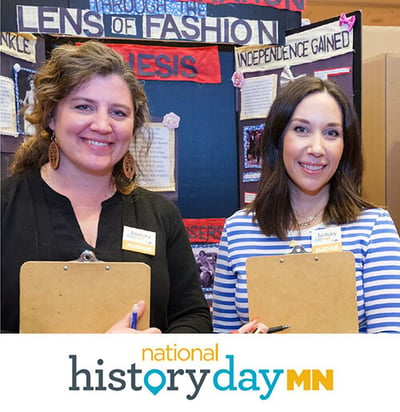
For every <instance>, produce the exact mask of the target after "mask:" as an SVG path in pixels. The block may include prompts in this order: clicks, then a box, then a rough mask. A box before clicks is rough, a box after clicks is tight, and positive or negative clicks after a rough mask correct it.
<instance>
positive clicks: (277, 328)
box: [267, 325, 290, 333]
mask: <svg viewBox="0 0 400 412" xmlns="http://www.w3.org/2000/svg"><path fill="white" fill-rule="evenodd" d="M289 328H290V326H289V325H280V326H272V327H271V328H268V332H267V333H275V332H281V331H283V330H285V329H289Z"/></svg>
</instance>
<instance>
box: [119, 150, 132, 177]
mask: <svg viewBox="0 0 400 412" xmlns="http://www.w3.org/2000/svg"><path fill="white" fill-rule="evenodd" d="M122 171H123V172H124V175H125V177H126V178H127V179H128V180H132V179H133V176H134V175H135V160H134V159H133V156H132V154H131V153H130V152H129V151H128V152H126V153H125V156H124V158H123V159H122Z"/></svg>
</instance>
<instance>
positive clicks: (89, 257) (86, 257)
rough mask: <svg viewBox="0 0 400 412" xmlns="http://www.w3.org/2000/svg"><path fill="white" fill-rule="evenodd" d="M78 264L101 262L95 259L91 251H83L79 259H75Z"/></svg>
mask: <svg viewBox="0 0 400 412" xmlns="http://www.w3.org/2000/svg"><path fill="white" fill-rule="evenodd" d="M77 261H78V262H101V260H99V259H97V257H96V255H95V254H94V252H93V251H92V250H84V251H83V252H82V253H81V255H80V256H79V258H78V259H77Z"/></svg>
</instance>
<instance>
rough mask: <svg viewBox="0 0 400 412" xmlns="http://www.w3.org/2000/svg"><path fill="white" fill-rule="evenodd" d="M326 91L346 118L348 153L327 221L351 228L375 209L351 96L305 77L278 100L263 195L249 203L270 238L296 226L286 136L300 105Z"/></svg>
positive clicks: (335, 180) (265, 148) (269, 129)
mask: <svg viewBox="0 0 400 412" xmlns="http://www.w3.org/2000/svg"><path fill="white" fill-rule="evenodd" d="M323 91H326V92H327V93H329V94H330V95H331V96H332V97H333V98H334V99H335V100H336V101H337V103H338V104H339V106H340V108H341V112H342V119H343V136H344V149H343V154H342V157H341V159H340V162H339V165H338V168H337V170H336V172H335V174H334V176H333V177H332V179H331V181H330V192H329V200H328V204H327V206H326V208H325V211H324V215H323V221H324V222H325V223H334V224H345V223H349V222H351V221H353V220H355V219H356V218H357V216H358V215H359V214H360V212H361V210H362V209H363V208H370V207H374V205H372V204H371V203H369V202H368V201H366V200H364V199H363V198H362V197H361V183H362V172H363V158H362V150H361V133H360V125H359V121H358V117H357V114H356V112H355V109H354V107H353V104H352V102H351V100H350V99H349V97H348V96H347V94H346V92H345V91H344V90H343V89H342V88H341V87H340V86H338V85H337V84H336V83H334V82H331V81H329V80H326V81H323V80H321V79H318V78H315V77H308V76H307V77H301V78H299V79H296V80H294V81H293V82H291V83H289V84H288V85H287V86H285V87H284V88H283V89H282V90H281V91H280V93H279V94H278V96H277V97H276V99H275V100H274V102H273V104H272V106H271V109H270V111H269V113H268V116H267V118H266V120H265V125H264V131H263V134H262V137H261V149H262V153H263V164H262V171H261V177H260V181H259V186H258V190H257V195H256V197H255V199H254V202H253V203H251V204H250V205H248V207H247V211H248V212H249V213H251V212H252V213H253V215H254V220H255V221H257V222H258V224H259V226H260V229H261V231H262V232H263V233H265V234H266V235H267V236H270V235H275V236H278V237H279V238H281V239H286V237H287V232H288V230H290V229H292V228H294V227H296V224H297V223H296V219H295V216H294V213H293V210H292V206H291V202H290V194H289V185H288V180H289V177H288V175H287V173H286V170H285V167H284V163H283V154H282V153H283V134H284V131H285V128H286V126H287V125H288V123H289V122H290V119H291V118H292V115H293V113H294V111H295V110H296V108H297V106H298V105H299V103H300V102H301V101H302V100H303V99H304V98H305V97H306V96H308V95H310V94H312V93H317V92H323Z"/></svg>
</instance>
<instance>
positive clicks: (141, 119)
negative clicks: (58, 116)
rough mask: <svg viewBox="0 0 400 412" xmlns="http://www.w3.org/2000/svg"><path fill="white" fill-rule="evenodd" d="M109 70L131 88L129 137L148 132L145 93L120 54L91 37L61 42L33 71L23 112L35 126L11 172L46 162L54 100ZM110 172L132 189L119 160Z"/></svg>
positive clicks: (127, 190) (124, 189) (124, 188)
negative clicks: (28, 105)
mask: <svg viewBox="0 0 400 412" xmlns="http://www.w3.org/2000/svg"><path fill="white" fill-rule="evenodd" d="M110 74H117V75H119V76H121V78H122V79H123V80H124V81H125V82H126V84H127V85H128V87H129V90H130V91H131V95H132V102H133V107H134V108H135V122H134V123H135V125H134V131H133V136H132V139H133V141H136V139H137V138H138V137H139V135H141V136H142V137H143V138H145V139H148V137H146V136H148V134H147V133H144V131H145V126H146V124H147V123H148V122H149V119H150V115H149V109H148V104H147V97H146V95H145V92H144V90H143V87H142V85H141V84H140V82H139V81H138V80H137V78H136V76H135V75H134V73H133V72H132V70H131V69H130V67H129V65H128V63H127V62H125V61H124V59H123V57H122V56H121V55H120V54H119V53H117V52H116V51H115V50H113V49H111V48H110V47H107V46H106V45H104V44H103V43H101V42H99V41H95V40H89V41H87V42H84V43H82V44H81V45H79V46H76V45H72V44H63V45H60V46H58V47H56V48H55V49H53V50H52V52H51V56H50V58H49V59H48V60H47V62H46V63H45V64H44V65H43V66H41V67H40V68H39V70H38V71H37V73H36V75H35V102H34V105H33V109H32V113H31V114H30V115H29V116H27V120H28V121H29V122H30V123H31V124H32V125H34V126H35V134H34V136H32V137H30V138H28V139H27V140H26V141H25V142H24V143H22V144H21V145H20V147H19V148H18V150H17V152H16V153H15V156H14V159H13V162H12V164H11V166H10V172H11V174H12V175H16V174H22V173H25V172H26V171H28V170H32V169H37V168H40V167H41V166H42V165H44V164H45V163H47V162H48V147H49V144H50V142H51V136H52V133H53V132H52V130H51V129H50V127H49V123H50V121H51V119H52V118H53V116H54V113H55V110H56V107H57V104H58V103H59V102H60V101H61V100H62V99H64V98H65V97H66V96H68V95H69V94H70V93H71V92H72V91H74V90H76V89H77V88H79V87H80V86H82V85H83V84H84V83H86V82H87V81H89V79H90V78H91V77H93V76H94V75H102V76H106V75H110ZM113 176H114V178H115V184H116V186H117V189H118V190H119V191H120V192H122V193H124V194H128V193H130V192H131V191H132V190H133V189H134V187H135V183H134V180H129V179H127V178H126V177H125V175H124V173H123V171H122V160H120V161H119V162H118V163H117V164H116V165H115V166H114V170H113Z"/></svg>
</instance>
